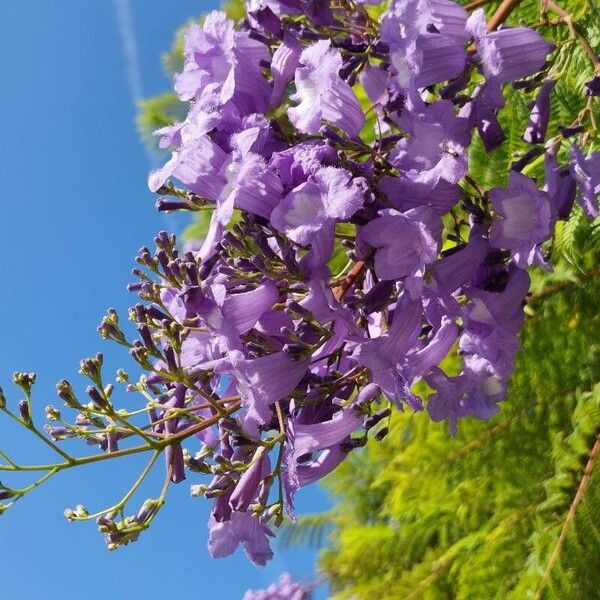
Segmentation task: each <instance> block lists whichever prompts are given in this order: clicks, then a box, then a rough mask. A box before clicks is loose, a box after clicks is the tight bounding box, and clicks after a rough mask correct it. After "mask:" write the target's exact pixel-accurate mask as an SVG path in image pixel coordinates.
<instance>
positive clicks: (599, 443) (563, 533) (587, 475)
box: [535, 435, 600, 600]
mask: <svg viewBox="0 0 600 600" xmlns="http://www.w3.org/2000/svg"><path fill="white" fill-rule="evenodd" d="M598 455H600V435H598V437H597V438H596V443H595V444H594V446H593V447H592V450H591V451H590V454H589V457H588V461H587V464H586V465H585V469H584V470H583V477H582V478H581V481H580V483H579V486H578V487H577V493H576V494H575V497H574V498H573V502H571V506H570V508H569V513H568V514H567V518H566V519H565V522H564V523H563V526H562V528H561V530H560V535H559V537H558V542H557V543H556V546H555V547H554V551H553V552H552V556H551V557H550V560H549V561H548V565H547V566H546V570H545V571H544V575H543V577H542V579H541V580H540V583H539V586H538V588H537V591H536V594H535V600H540V598H541V597H542V592H543V590H544V587H545V586H546V583H547V582H548V579H549V578H550V573H551V571H552V568H553V567H554V564H555V563H556V561H557V560H558V558H559V556H560V552H561V550H562V547H563V545H564V543H565V540H566V539H567V533H568V531H569V527H570V525H571V523H572V522H573V520H574V519H575V513H576V512H577V507H578V506H579V503H580V502H581V500H582V499H583V495H584V494H585V490H586V488H587V486H588V484H589V483H590V480H591V478H592V471H593V470H594V466H595V463H596V460H597V459H598Z"/></svg>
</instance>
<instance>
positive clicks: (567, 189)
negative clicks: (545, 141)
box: [544, 147, 577, 220]
mask: <svg viewBox="0 0 600 600" xmlns="http://www.w3.org/2000/svg"><path fill="white" fill-rule="evenodd" d="M557 151H558V147H554V148H552V149H549V150H548V151H547V152H546V155H545V157H544V168H545V171H546V179H545V185H544V190H545V191H546V192H547V193H548V197H549V198H550V204H551V206H552V210H553V218H554V219H562V220H566V219H568V218H569V215H570V214H571V209H572V208H573V202H574V201H575V194H576V192H577V183H576V182H575V180H574V179H573V177H572V175H571V171H570V170H569V167H561V166H560V165H559V164H558V161H557V160H556V153H557Z"/></svg>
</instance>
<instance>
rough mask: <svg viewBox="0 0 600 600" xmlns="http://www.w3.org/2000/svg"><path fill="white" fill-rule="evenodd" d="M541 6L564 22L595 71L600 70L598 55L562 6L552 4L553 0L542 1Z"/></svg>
mask: <svg viewBox="0 0 600 600" xmlns="http://www.w3.org/2000/svg"><path fill="white" fill-rule="evenodd" d="M543 5H544V9H546V8H549V9H550V10H551V11H552V12H553V13H556V14H557V15H558V16H559V17H560V18H561V19H562V20H563V21H564V23H565V24H566V25H567V27H568V28H569V31H570V32H571V35H572V36H573V37H575V38H577V39H578V40H579V43H580V44H581V45H582V47H583V49H584V51H585V53H586V54H587V55H588V58H589V59H590V61H591V62H592V64H593V65H594V67H595V68H596V70H598V69H600V57H598V54H596V52H595V50H594V49H593V48H592V46H591V44H590V43H589V42H588V40H587V38H586V37H585V35H583V33H582V31H581V29H580V27H579V25H577V23H575V22H574V21H573V17H572V16H571V15H570V14H569V13H568V12H567V11H566V10H565V9H564V8H563V7H562V6H560V5H559V4H557V3H556V2H554V0H543Z"/></svg>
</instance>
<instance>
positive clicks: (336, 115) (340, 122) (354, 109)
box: [288, 40, 365, 138]
mask: <svg viewBox="0 0 600 600" xmlns="http://www.w3.org/2000/svg"><path fill="white" fill-rule="evenodd" d="M300 65H301V66H300V67H299V68H298V69H297V70H296V93H295V94H294V95H293V96H291V100H292V101H293V102H298V105H297V106H294V107H292V108H289V109H288V116H289V118H290V121H291V122H292V123H293V124H294V125H295V126H296V127H297V128H298V129H299V130H300V131H302V132H304V133H317V132H318V131H319V129H320V128H321V125H322V124H323V121H325V122H327V123H331V124H332V125H335V126H336V127H338V128H339V129H341V130H342V131H344V132H345V133H346V135H347V136H348V137H351V138H353V137H356V136H357V135H358V133H359V132H360V130H361V129H362V127H363V125H364V123H365V116H364V114H363V111H362V109H361V107H360V104H359V102H358V99H357V98H356V95H355V94H354V92H353V91H352V88H351V87H350V86H349V85H348V84H347V83H346V82H345V81H344V80H343V79H342V78H341V77H340V75H339V71H340V69H341V68H342V57H341V55H340V53H339V51H338V50H334V49H332V48H331V43H330V42H329V41H328V40H327V41H326V40H320V41H318V42H317V43H316V44H313V45H312V46H309V47H308V48H306V49H305V50H304V51H303V52H302V55H301V56H300Z"/></svg>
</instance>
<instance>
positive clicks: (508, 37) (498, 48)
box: [467, 9, 554, 83]
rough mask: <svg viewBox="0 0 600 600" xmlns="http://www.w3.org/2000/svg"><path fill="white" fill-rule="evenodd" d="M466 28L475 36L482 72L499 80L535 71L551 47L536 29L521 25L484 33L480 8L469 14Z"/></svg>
mask: <svg viewBox="0 0 600 600" xmlns="http://www.w3.org/2000/svg"><path fill="white" fill-rule="evenodd" d="M467 29H468V30H469V31H470V32H471V33H472V34H473V38H474V39H475V45H476V46H477V52H478V54H479V60H480V62H481V66H482V70H483V74H484V75H485V77H486V78H488V79H495V80H496V81H498V82H500V83H504V82H506V81H515V80H516V79H521V78H522V77H527V76H528V75H532V74H533V73H536V72H537V71H539V70H540V69H541V68H542V67H543V66H544V63H545V62H546V58H547V56H548V54H550V52H552V50H553V49H554V46H553V45H552V44H551V43H550V42H548V41H546V40H545V39H544V38H543V37H542V36H541V35H539V33H537V32H535V31H533V30H532V29H527V28H525V27H515V28H514V29H511V28H506V29H502V30H500V31H494V32H492V33H487V32H486V27H485V13H484V11H483V9H478V10H476V11H475V12H474V13H473V14H472V15H471V16H470V17H469V20H468V21H467Z"/></svg>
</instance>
